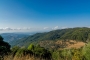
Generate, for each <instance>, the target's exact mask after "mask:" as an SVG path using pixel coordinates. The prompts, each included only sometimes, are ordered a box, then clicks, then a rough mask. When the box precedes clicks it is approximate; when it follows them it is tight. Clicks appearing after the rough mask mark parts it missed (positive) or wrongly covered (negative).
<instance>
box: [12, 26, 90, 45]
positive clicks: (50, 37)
mask: <svg viewBox="0 0 90 60" xmlns="http://www.w3.org/2000/svg"><path fill="white" fill-rule="evenodd" d="M57 40H63V41H66V40H75V41H82V42H87V41H89V40H90V28H87V27H77V28H67V29H59V30H53V31H50V32H44V33H36V34H34V35H31V36H29V37H25V38H22V39H19V40H17V41H14V42H13V41H12V43H11V45H12V46H14V45H18V46H28V45H29V44H30V43H33V44H39V43H40V42H41V41H57ZM43 43H44V42H43ZM53 44H54V42H53V43H52V44H51V45H53Z"/></svg>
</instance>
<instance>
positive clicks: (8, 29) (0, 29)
mask: <svg viewBox="0 0 90 60" xmlns="http://www.w3.org/2000/svg"><path fill="white" fill-rule="evenodd" d="M30 29H31V28H10V27H5V28H0V31H12V30H30Z"/></svg>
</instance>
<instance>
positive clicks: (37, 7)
mask: <svg viewBox="0 0 90 60" xmlns="http://www.w3.org/2000/svg"><path fill="white" fill-rule="evenodd" d="M73 27H90V0H0V32H34V31H49V30H56V29H63V28H73Z"/></svg>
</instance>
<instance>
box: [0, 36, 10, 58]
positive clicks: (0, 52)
mask: <svg viewBox="0 0 90 60" xmlns="http://www.w3.org/2000/svg"><path fill="white" fill-rule="evenodd" d="M8 52H10V45H9V44H8V43H7V42H4V41H3V38H2V36H0V59H1V58H3V56H4V55H5V54H7V53H8Z"/></svg>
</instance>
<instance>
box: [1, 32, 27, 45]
mask: <svg viewBox="0 0 90 60" xmlns="http://www.w3.org/2000/svg"><path fill="white" fill-rule="evenodd" d="M1 36H2V37H3V38H4V41H6V42H8V43H10V42H12V41H14V40H18V39H21V38H23V37H27V36H29V35H28V34H18V33H2V34H1Z"/></svg>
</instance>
